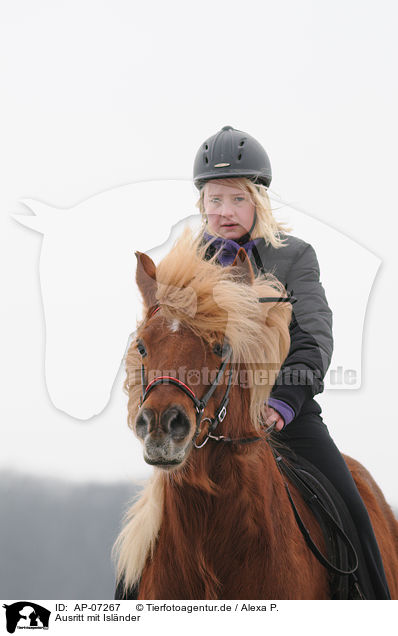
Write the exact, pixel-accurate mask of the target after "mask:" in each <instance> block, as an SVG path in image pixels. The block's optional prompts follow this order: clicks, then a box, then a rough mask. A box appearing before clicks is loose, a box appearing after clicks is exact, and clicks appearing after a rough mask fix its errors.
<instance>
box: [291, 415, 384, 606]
mask: <svg viewBox="0 0 398 636" xmlns="http://www.w3.org/2000/svg"><path fill="white" fill-rule="evenodd" d="M280 437H281V438H282V439H283V441H284V442H285V443H286V444H287V445H288V446H289V447H290V448H292V449H293V450H294V451H295V452H296V453H298V454H299V455H302V456H303V457H304V458H305V459H307V460H308V461H310V462H311V463H312V464H314V466H316V467H317V468H318V469H319V470H320V471H321V472H322V473H323V474H324V475H325V476H326V477H327V478H328V479H329V481H330V482H331V483H332V484H333V485H334V487H335V488H336V490H337V491H338V492H339V494H340V495H341V497H342V498H343V500H344V502H345V503H346V505H347V507H348V510H349V511H350V513H351V516H352V519H353V521H354V524H355V527H356V529H357V532H358V536H359V539H360V542H361V547H362V550H363V555H364V560H365V564H364V565H366V568H367V571H368V574H369V577H368V578H369V584H368V585H367V588H369V587H370V584H371V585H372V587H373V590H370V589H367V590H366V589H365V590H364V591H365V594H366V596H367V597H368V598H369V599H390V592H389V589H388V584H387V579H386V575H385V572H384V567H383V562H382V560H381V555H380V551H379V547H378V545H377V541H376V537H375V535H374V531H373V528H372V524H371V522H370V519H369V515H368V512H367V510H366V507H365V504H364V502H363V500H362V498H361V496H360V493H359V491H358V488H357V486H356V484H355V482H354V480H353V478H352V475H351V473H350V471H349V469H348V467H347V464H346V463H345V461H344V459H343V456H342V455H341V453H340V452H339V450H338V448H337V446H336V445H335V443H334V442H333V440H332V438H331V437H330V435H329V432H328V429H327V427H326V426H325V424H324V423H323V421H322V418H321V417H320V415H317V414H310V415H307V416H303V417H298V418H296V419H295V420H293V421H292V422H291V423H290V424H289V425H288V426H287V427H286V428H285V430H284V431H283V432H282V433H280ZM359 574H360V573H359Z"/></svg>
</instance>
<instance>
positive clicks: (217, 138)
mask: <svg viewBox="0 0 398 636" xmlns="http://www.w3.org/2000/svg"><path fill="white" fill-rule="evenodd" d="M271 178H272V173H271V165H270V161H269V158H268V155H267V153H266V152H265V150H264V148H263V147H262V146H261V145H260V144H259V142H258V141H257V140H256V139H254V138H253V137H251V136H250V135H248V134H247V133H244V132H242V131H240V130H235V129H233V128H232V127H231V126H224V127H223V128H222V129H221V130H220V131H219V132H217V133H216V134H215V135H213V136H211V137H210V138H209V139H206V141H204V143H203V144H202V145H201V147H200V148H199V150H198V152H197V155H196V158H195V164H194V182H195V185H196V186H197V188H198V189H199V191H200V200H199V207H200V211H201V213H202V215H203V218H204V223H205V227H204V230H203V240H204V241H211V243H210V246H209V249H208V251H207V255H208V257H210V256H212V255H214V253H215V251H217V252H218V255H217V258H218V261H219V262H220V264H221V265H223V266H225V265H229V264H231V262H232V261H233V259H234V258H235V255H236V253H237V251H238V249H239V247H243V248H244V249H245V250H246V252H247V253H248V254H249V255H250V258H251V261H252V264H253V266H254V267H255V268H256V269H257V271H258V270H260V271H262V272H269V271H272V272H273V273H274V274H275V276H276V277H277V278H278V279H279V280H280V281H281V282H282V283H283V284H284V285H285V287H286V289H287V290H288V291H291V292H294V296H295V298H296V299H297V303H296V304H295V305H294V308H293V312H294V315H293V319H292V322H291V325H290V336H291V347H290V351H289V354H288V356H287V358H286V360H285V362H284V364H283V366H282V369H281V372H280V375H279V377H278V379H277V382H276V384H275V386H274V388H273V390H272V392H271V397H270V398H269V400H268V409H267V418H266V420H265V425H270V424H272V423H274V424H275V430H276V431H279V433H278V435H279V438H280V440H281V441H283V442H284V443H285V444H286V445H287V446H289V447H290V448H291V449H293V450H294V451H295V452H296V453H297V454H298V455H301V456H302V457H304V458H305V459H307V460H308V461H310V462H311V463H312V464H314V465H315V466H316V467H317V468H318V469H319V470H320V471H321V472H322V473H323V474H324V475H326V477H327V478H328V479H329V480H330V481H331V482H332V484H333V485H334V486H335V487H336V489H337V491H338V492H339V493H340V495H341V496H342V498H343V500H344V501H345V503H346V504H347V506H348V509H349V510H350V512H351V515H352V517H353V520H354V523H355V525H356V529H357V531H358V534H359V537H360V541H361V545H362V549H363V553H364V556H365V561H366V566H367V569H368V574H369V578H370V581H371V583H372V587H373V593H372V596H371V598H373V599H389V598H390V595H389V590H388V585H387V581H386V577H385V573H384V568H383V563H382V561H381V557H380V552H379V548H378V545H377V542H376V539H375V536H374V532H373V528H372V525H371V523H370V520H369V515H368V513H367V510H366V508H365V505H364V503H363V501H362V498H361V496H360V494H359V492H358V489H357V487H356V485H355V482H354V480H353V478H352V476H351V473H350V471H349V470H348V468H347V465H346V463H345V461H344V459H343V457H342V456H341V454H340V452H339V450H338V449H337V447H336V445H335V444H334V442H333V440H332V438H331V436H330V435H329V432H328V429H327V427H326V425H325V424H324V422H323V420H322V417H321V408H320V406H319V404H318V403H317V402H316V401H315V400H314V395H316V394H317V393H320V392H321V391H323V378H324V376H325V373H326V371H327V368H328V366H329V364H330V360H331V357H332V351H333V337H332V312H331V310H330V309H329V307H328V303H327V300H326V297H325V292H324V289H323V287H322V285H321V283H320V281H319V265H318V261H317V257H316V254H315V251H314V249H313V247H312V246H311V245H309V244H308V243H306V242H305V241H303V240H301V239H299V238H297V237H294V236H291V235H288V234H287V233H286V230H285V228H284V227H283V226H282V225H281V224H279V223H277V222H276V220H275V219H274V217H273V215H272V210H271V205H270V201H269V198H268V195H267V188H268V187H269V185H270V183H271ZM212 239H213V240H212Z"/></svg>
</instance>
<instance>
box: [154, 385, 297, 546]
mask: <svg viewBox="0 0 398 636" xmlns="http://www.w3.org/2000/svg"><path fill="white" fill-rule="evenodd" d="M216 433H217V434H220V433H222V434H223V435H225V436H227V437H230V438H232V439H240V438H247V437H255V436H258V432H257V431H256V430H255V429H254V427H253V426H252V424H251V423H250V417H249V404H248V396H247V395H246V394H242V393H241V392H239V391H237V390H235V391H231V399H230V404H229V408H228V416H227V417H226V418H225V420H224V422H223V426H222V428H220V431H218V430H217V431H216ZM280 498H285V497H284V485H283V479H282V477H281V475H280V473H279V470H278V468H277V465H276V462H275V459H274V457H273V454H272V451H271V448H270V447H269V445H268V443H267V442H266V440H265V438H264V439H262V440H261V441H257V442H253V443H248V444H246V443H236V444H231V443H226V442H217V441H215V440H212V439H209V440H208V442H207V444H206V445H205V446H204V447H203V448H201V449H193V450H192V453H191V456H190V457H189V460H188V462H187V466H186V467H184V469H183V470H182V471H180V472H179V473H176V474H175V475H174V476H171V477H170V478H169V479H167V480H166V484H165V502H164V504H165V513H166V515H167V518H169V519H170V518H173V519H175V520H176V521H177V520H178V519H180V521H182V523H183V525H184V526H185V527H186V526H187V524H188V525H191V526H192V527H191V531H192V533H193V534H194V535H195V528H194V527H193V526H194V525H195V524H196V525H197V526H198V527H197V528H196V531H197V532H198V533H199V534H198V536H202V537H203V536H206V531H208V530H209V529H210V528H212V529H213V531H214V524H217V523H220V524H221V525H225V519H227V518H229V519H230V520H231V523H233V524H234V525H235V526H237V525H239V524H241V525H242V526H245V525H249V526H250V527H251V528H252V529H253V528H254V527H255V526H256V524H257V522H258V529H259V532H260V531H261V532H262V533H264V532H267V531H268V533H269V536H270V538H272V537H274V536H275V528H274V527H273V526H274V525H277V526H279V525H280V523H281V518H282V517H283V511H281V506H280V505H279V503H280ZM198 510H201V511H202V514H198ZM206 525H208V526H209V528H206V527H205V526H206ZM260 528H261V530H260ZM246 530H247V528H246Z"/></svg>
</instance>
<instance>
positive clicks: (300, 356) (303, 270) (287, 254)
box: [206, 233, 333, 418]
mask: <svg viewBox="0 0 398 636" xmlns="http://www.w3.org/2000/svg"><path fill="white" fill-rule="evenodd" d="M242 238H243V237H242ZM281 238H283V239H286V244H285V246H284V247H280V248H274V247H273V246H272V245H267V244H266V242H265V239H260V240H259V241H257V245H256V246H255V247H253V250H252V253H251V256H250V260H251V262H252V265H253V266H254V269H255V270H256V271H262V272H270V273H272V274H274V275H275V276H276V277H277V278H278V279H279V280H280V281H281V283H283V285H284V286H285V287H286V289H287V291H289V292H291V293H293V295H294V296H295V298H296V299H297V301H296V302H295V303H294V304H293V306H292V308H293V315H292V321H291V324H290V338H291V345H290V350H289V353H288V356H287V358H286V360H285V362H284V363H283V365H282V368H281V371H280V373H279V376H278V378H277V380H276V383H275V386H274V387H273V389H272V392H271V397H273V398H276V399H278V400H282V401H283V402H285V403H286V404H288V405H289V406H290V407H291V408H292V409H293V410H294V413H295V417H296V418H297V417H298V416H301V415H307V414H309V413H316V414H319V413H320V412H321V409H320V406H319V405H318V404H317V403H316V402H315V400H314V399H313V396H314V395H316V394H317V393H321V392H322V391H323V388H324V385H323V379H324V377H325V374H326V371H327V369H328V367H329V364H330V360H331V357H332V352H333V336H332V312H331V310H330V308H329V306H328V303H327V300H326V296H325V291H324V289H323V287H322V284H321V282H320V280H319V276H320V274H319V264H318V259H317V257H316V254H315V250H314V248H313V247H312V246H311V245H310V244H309V243H306V242H305V241H303V240H302V239H299V238H297V237H295V236H292V235H291V234H283V233H282V234H281ZM237 242H238V243H240V240H238V241H237ZM214 252H215V250H214V249H212V245H210V246H209V248H208V250H207V252H206V257H207V258H209V257H211V256H212V255H213V254H214Z"/></svg>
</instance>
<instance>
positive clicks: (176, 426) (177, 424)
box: [161, 406, 191, 440]
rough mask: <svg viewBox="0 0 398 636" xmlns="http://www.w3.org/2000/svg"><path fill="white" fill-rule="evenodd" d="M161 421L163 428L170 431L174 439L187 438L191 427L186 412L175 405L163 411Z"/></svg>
mask: <svg viewBox="0 0 398 636" xmlns="http://www.w3.org/2000/svg"><path fill="white" fill-rule="evenodd" d="M161 422H162V427H163V429H164V430H165V431H167V432H169V433H170V435H171V437H172V438H173V439H174V440H183V439H185V438H186V437H187V435H188V434H189V431H190V428H191V425H190V423H189V419H188V418H187V416H186V415H185V413H184V412H183V411H181V410H180V409H179V408H177V407H175V406H172V407H171V408H169V409H167V411H165V412H164V413H163V415H162V418H161Z"/></svg>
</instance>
